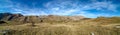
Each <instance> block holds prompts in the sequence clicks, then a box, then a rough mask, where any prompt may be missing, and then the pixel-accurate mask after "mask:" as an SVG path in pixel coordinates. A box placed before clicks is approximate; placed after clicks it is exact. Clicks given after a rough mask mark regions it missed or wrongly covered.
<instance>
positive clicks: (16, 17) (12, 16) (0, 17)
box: [0, 13, 85, 23]
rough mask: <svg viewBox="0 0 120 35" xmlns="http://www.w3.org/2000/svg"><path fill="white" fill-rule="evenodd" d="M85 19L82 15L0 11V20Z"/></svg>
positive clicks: (48, 20)
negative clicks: (40, 14) (24, 14)
mask: <svg viewBox="0 0 120 35" xmlns="http://www.w3.org/2000/svg"><path fill="white" fill-rule="evenodd" d="M82 19H85V17H83V16H58V15H44V16H43V15H42V16H23V15H21V14H11V13H0V20H1V21H14V22H23V23H31V22H37V23H39V22H57V21H60V22H62V21H79V20H82Z"/></svg>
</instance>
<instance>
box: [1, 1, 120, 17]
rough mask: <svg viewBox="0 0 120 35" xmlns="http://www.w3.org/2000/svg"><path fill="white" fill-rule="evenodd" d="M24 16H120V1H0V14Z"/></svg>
mask: <svg viewBox="0 0 120 35" xmlns="http://www.w3.org/2000/svg"><path fill="white" fill-rule="evenodd" d="M4 12H10V13H21V14H23V15H63V16H74V15H82V16H85V17H90V18H95V17H98V16H106V17H111V16H120V0H0V13H4Z"/></svg>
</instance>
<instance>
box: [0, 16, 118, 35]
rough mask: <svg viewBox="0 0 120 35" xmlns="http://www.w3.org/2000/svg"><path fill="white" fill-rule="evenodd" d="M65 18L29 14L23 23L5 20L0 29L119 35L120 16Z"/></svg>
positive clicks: (39, 34)
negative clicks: (40, 16)
mask: <svg viewBox="0 0 120 35" xmlns="http://www.w3.org/2000/svg"><path fill="white" fill-rule="evenodd" d="M66 18H68V17H64V18H62V17H60V16H59V17H57V16H49V17H44V18H39V17H36V16H29V17H28V18H26V19H25V20H24V21H25V22H24V23H23V22H22V21H18V20H17V19H16V20H17V21H18V22H16V21H14V19H12V20H13V21H5V22H6V23H5V24H4V25H2V26H0V30H6V29H9V32H7V33H6V34H7V35H120V22H119V21H120V17H99V18H94V19H90V18H89V19H84V18H83V19H81V20H72V19H70V18H69V19H66ZM18 19H19V18H18ZM39 19H40V20H39ZM76 19H77V18H76ZM30 25H32V27H31V26H30ZM33 26H34V27H33ZM0 32H1V31H0Z"/></svg>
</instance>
